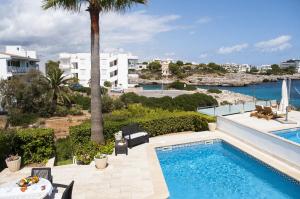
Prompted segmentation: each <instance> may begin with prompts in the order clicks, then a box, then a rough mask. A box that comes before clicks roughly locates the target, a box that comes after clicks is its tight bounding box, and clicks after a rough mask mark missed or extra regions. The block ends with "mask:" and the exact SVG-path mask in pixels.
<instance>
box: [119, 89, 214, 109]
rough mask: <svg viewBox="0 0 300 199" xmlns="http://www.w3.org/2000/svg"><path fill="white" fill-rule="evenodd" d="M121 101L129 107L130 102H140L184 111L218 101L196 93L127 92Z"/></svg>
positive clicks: (150, 105) (148, 105)
mask: <svg viewBox="0 0 300 199" xmlns="http://www.w3.org/2000/svg"><path fill="white" fill-rule="evenodd" d="M120 99H121V101H123V102H124V104H125V105H126V106H127V107H128V106H129V105H130V104H134V103H140V104H142V105H143V106H146V107H150V108H161V109H165V110H170V111H173V110H176V109H177V110H184V111H196V110H197V108H198V107H204V106H213V105H217V104H218V102H217V100H216V99H215V98H213V97H212V96H209V95H206V94H202V93H194V94H184V95H179V96H177V97H175V98H171V97H168V96H165V97H161V98H154V97H150V98H147V97H144V96H139V95H137V94H135V93H125V94H123V95H122V96H121V97H120Z"/></svg>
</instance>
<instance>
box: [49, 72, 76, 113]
mask: <svg viewBox="0 0 300 199" xmlns="http://www.w3.org/2000/svg"><path fill="white" fill-rule="evenodd" d="M46 81H47V82H48V84H49V94H50V99H51V110H52V113H54V112H55V111H56V106H57V103H58V102H62V103H66V102H67V103H70V101H71V100H70V98H69V96H68V88H67V87H66V85H67V83H68V81H70V79H68V78H66V77H65V76H64V75H63V71H62V70H60V69H59V68H52V69H51V70H48V73H47V76H46Z"/></svg>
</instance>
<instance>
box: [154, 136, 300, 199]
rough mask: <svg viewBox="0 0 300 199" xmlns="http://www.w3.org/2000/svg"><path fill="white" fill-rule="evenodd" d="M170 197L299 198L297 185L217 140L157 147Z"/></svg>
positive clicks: (299, 188)
mask: <svg viewBox="0 0 300 199" xmlns="http://www.w3.org/2000/svg"><path fill="white" fill-rule="evenodd" d="M157 155H158V159H159V162H160V165H161V168H162V171H163V174H164V177H165V180H166V183H167V185H168V189H169V192H170V198H171V199H194V198H195V199H198V198H199V199H200V198H201V199H220V198H222V199H254V198H255V199H268V198H270V199H283V198H285V199H287V198H293V199H299V198H300V184H299V182H296V181H295V180H292V179H290V178H288V177H287V176H285V175H283V174H281V173H280V172H278V171H275V170H274V169H272V168H269V167H267V166H265V165H264V164H263V163H261V162H260V161H258V160H256V159H254V158H253V157H251V156H249V155H247V154H245V153H244V152H242V151H240V150H238V149H236V148H235V147H233V146H231V145H229V144H227V143H225V142H223V141H217V142H214V143H213V144H208V145H205V144H196V145H192V146H184V147H180V148H173V149H172V150H161V149H157Z"/></svg>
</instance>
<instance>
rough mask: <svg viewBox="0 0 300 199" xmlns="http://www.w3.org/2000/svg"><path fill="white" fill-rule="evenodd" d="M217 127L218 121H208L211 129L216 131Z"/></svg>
mask: <svg viewBox="0 0 300 199" xmlns="http://www.w3.org/2000/svg"><path fill="white" fill-rule="evenodd" d="M216 128H217V123H215V122H211V123H208V129H209V131H215V130H216Z"/></svg>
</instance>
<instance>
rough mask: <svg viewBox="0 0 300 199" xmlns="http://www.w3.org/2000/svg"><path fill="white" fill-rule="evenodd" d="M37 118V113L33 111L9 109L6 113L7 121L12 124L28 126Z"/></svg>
mask: <svg viewBox="0 0 300 199" xmlns="http://www.w3.org/2000/svg"><path fill="white" fill-rule="evenodd" d="M37 119H38V115H36V114H34V113H22V112H21V111H20V110H17V109H11V110H10V111H9V114H8V122H9V123H10V124H11V125H12V126H28V125H29V124H33V123H34V122H36V121H37Z"/></svg>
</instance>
